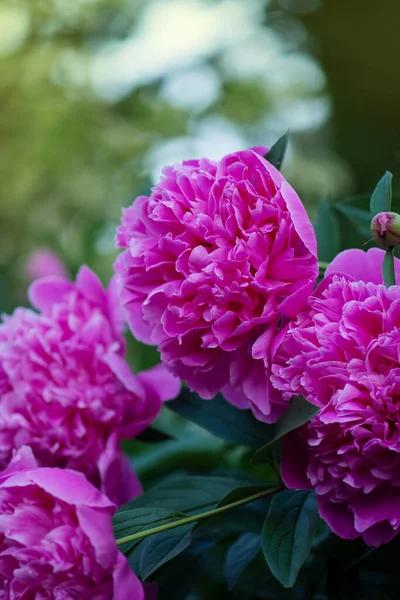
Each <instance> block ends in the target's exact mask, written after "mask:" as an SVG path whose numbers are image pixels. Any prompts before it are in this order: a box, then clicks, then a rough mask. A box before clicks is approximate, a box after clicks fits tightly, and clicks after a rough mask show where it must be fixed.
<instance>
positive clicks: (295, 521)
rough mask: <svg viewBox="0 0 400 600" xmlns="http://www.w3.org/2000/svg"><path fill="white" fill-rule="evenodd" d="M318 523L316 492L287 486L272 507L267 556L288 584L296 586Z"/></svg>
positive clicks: (265, 540) (264, 537)
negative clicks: (287, 488) (288, 488)
mask: <svg viewBox="0 0 400 600" xmlns="http://www.w3.org/2000/svg"><path fill="white" fill-rule="evenodd" d="M317 524H318V508H317V503H316V498H315V492H311V491H294V490H284V491H283V492H280V493H279V494H277V495H276V496H275V497H274V498H273V499H272V502H271V504H270V507H269V511H268V515H267V518H266V520H265V523H264V526H263V530H262V535H261V543H262V549H263V552H264V556H265V560H266V561H267V563H268V566H269V568H270V569H271V572H272V573H273V575H274V576H275V577H276V578H277V579H278V581H280V583H281V584H282V585H283V586H284V587H293V586H294V584H295V583H296V579H297V575H298V572H299V570H300V568H301V566H302V565H303V563H304V561H305V560H306V558H307V556H308V553H309V551H310V548H311V544H312V541H313V539H314V535H315V531H316V528H317Z"/></svg>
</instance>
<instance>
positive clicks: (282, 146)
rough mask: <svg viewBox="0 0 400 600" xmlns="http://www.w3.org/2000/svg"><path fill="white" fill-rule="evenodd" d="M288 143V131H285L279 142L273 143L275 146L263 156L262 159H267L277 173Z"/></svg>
mask: <svg viewBox="0 0 400 600" xmlns="http://www.w3.org/2000/svg"><path fill="white" fill-rule="evenodd" d="M288 142H289V131H287V132H286V133H285V134H284V135H282V136H281V137H280V138H279V140H277V141H276V142H275V144H274V145H273V146H272V147H271V149H270V150H269V152H267V154H266V155H265V157H264V158H266V159H267V161H268V162H269V163H271V165H272V166H274V167H275V168H276V169H278V171H280V170H281V166H282V163H283V159H284V158H285V154H286V149H287V145H288Z"/></svg>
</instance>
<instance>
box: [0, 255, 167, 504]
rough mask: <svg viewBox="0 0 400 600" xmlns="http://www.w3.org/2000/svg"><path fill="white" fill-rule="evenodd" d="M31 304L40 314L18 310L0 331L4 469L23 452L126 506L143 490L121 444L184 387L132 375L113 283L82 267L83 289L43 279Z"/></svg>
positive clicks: (151, 375) (161, 375) (159, 377)
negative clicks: (80, 476) (78, 476)
mask: <svg viewBox="0 0 400 600" xmlns="http://www.w3.org/2000/svg"><path fill="white" fill-rule="evenodd" d="M29 297H30V300H31V302H32V304H33V306H35V307H36V308H37V309H38V310H40V311H41V313H40V314H38V313H35V312H33V311H32V310H28V309H25V308H19V309H17V310H16V311H15V312H14V314H13V315H12V316H5V317H4V318H3V324H2V325H1V326H0V391H1V394H0V467H2V468H4V467H5V466H6V465H7V463H8V461H9V460H10V457H11V455H12V451H13V449H14V448H18V447H20V446H21V445H25V444H26V445H29V446H31V448H32V450H33V452H34V454H35V456H36V458H37V459H38V461H39V464H40V465H41V466H50V467H51V466H57V467H68V468H71V469H75V470H77V471H81V472H83V473H84V474H85V475H86V476H87V477H88V479H89V480H90V481H91V482H92V483H94V484H95V485H96V486H97V487H99V488H100V489H102V491H104V492H105V493H106V494H107V495H108V496H109V497H110V499H111V500H112V501H113V502H115V503H117V504H122V503H124V502H126V501H128V500H129V499H130V498H132V497H133V496H134V495H137V494H138V493H140V491H141V487H140V484H139V482H138V480H137V479H136V476H135V475H134V474H133V473H132V471H131V468H130V466H129V462H128V459H127V457H125V455H124V454H123V453H122V452H121V449H120V438H121V437H124V438H132V437H134V436H136V435H137V434H138V433H140V432H141V431H142V430H143V429H145V428H146V427H147V426H148V425H149V424H150V423H151V422H152V421H153V420H154V419H155V417H156V416H157V415H158V413H159V410H160V408H161V404H162V401H163V400H167V399H171V398H173V397H175V396H176V395H177V393H178V391H179V381H178V380H177V379H176V378H174V377H173V376H172V375H171V374H170V373H169V372H168V371H167V370H166V369H165V367H163V366H162V365H158V366H157V367H155V368H153V369H151V370H150V371H147V372H142V373H139V374H137V375H134V374H133V373H132V372H131V370H130V368H129V366H128V364H127V363H126V362H125V359H124V356H125V343H124V339H123V337H122V327H123V315H121V308H120V306H119V304H118V301H117V296H116V295H115V285H114V281H112V282H111V284H110V287H109V289H108V290H107V292H106V291H104V289H103V287H102V285H101V283H100V281H99V280H98V279H97V277H96V276H95V275H94V273H92V272H91V271H90V270H89V269H88V268H87V267H82V268H81V270H80V271H79V274H78V277H77V280H76V283H73V282H70V281H67V280H65V279H62V278H56V277H51V278H44V279H40V280H37V281H36V282H35V283H33V284H32V285H31V287H30V290H29Z"/></svg>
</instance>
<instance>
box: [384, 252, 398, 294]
mask: <svg viewBox="0 0 400 600" xmlns="http://www.w3.org/2000/svg"><path fill="white" fill-rule="evenodd" d="M382 276H383V282H384V284H385V285H386V287H390V286H391V285H396V273H395V270H394V248H389V250H386V252H385V256H384V257H383V263H382Z"/></svg>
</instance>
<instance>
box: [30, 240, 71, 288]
mask: <svg viewBox="0 0 400 600" xmlns="http://www.w3.org/2000/svg"><path fill="white" fill-rule="evenodd" d="M24 270H25V273H26V275H27V277H28V279H30V280H31V281H34V280H35V279H39V278H40V277H49V276H51V275H57V276H59V277H68V272H67V269H66V268H65V265H64V263H63V262H62V261H61V260H60V259H59V258H58V256H57V254H56V253H55V252H53V250H51V249H50V248H40V249H39V250H35V252H32V254H31V255H30V256H29V257H28V260H27V261H26V263H25V265H24Z"/></svg>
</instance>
